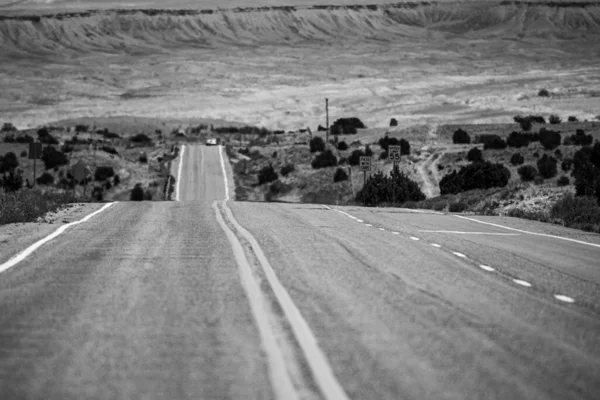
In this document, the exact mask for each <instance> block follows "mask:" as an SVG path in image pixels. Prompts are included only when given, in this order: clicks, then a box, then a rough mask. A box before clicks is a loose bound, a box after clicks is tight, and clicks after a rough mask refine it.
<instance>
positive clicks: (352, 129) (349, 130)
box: [330, 117, 366, 135]
mask: <svg viewBox="0 0 600 400" xmlns="http://www.w3.org/2000/svg"><path fill="white" fill-rule="evenodd" d="M364 128H366V127H365V124H363V123H362V121H361V120H360V119H358V118H356V117H352V118H339V119H337V120H336V121H335V122H334V123H333V125H332V126H331V131H330V132H331V133H332V134H334V135H335V134H345V135H348V134H355V133H356V132H357V129H364Z"/></svg>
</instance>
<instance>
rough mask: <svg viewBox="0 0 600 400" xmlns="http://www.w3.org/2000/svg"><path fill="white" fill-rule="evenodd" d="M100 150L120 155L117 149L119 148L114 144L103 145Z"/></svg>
mask: <svg viewBox="0 0 600 400" xmlns="http://www.w3.org/2000/svg"><path fill="white" fill-rule="evenodd" d="M100 150H102V151H104V152H105V153H108V154H114V155H117V156H118V155H119V152H118V151H117V149H115V148H114V147H112V146H102V147H101V148H100Z"/></svg>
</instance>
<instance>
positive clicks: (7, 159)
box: [0, 151, 19, 173]
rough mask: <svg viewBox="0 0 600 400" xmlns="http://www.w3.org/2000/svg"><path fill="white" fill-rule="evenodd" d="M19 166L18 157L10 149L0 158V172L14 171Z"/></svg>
mask: <svg viewBox="0 0 600 400" xmlns="http://www.w3.org/2000/svg"><path fill="white" fill-rule="evenodd" d="M18 167H19V159H18V158H17V155H16V154H15V153H13V152H12V151H9V152H8V153H6V154H5V155H4V157H1V158H0V173H4V172H10V171H14V170H15V168H18Z"/></svg>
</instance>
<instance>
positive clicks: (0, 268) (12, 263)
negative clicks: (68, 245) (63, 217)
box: [0, 202, 116, 273]
mask: <svg viewBox="0 0 600 400" xmlns="http://www.w3.org/2000/svg"><path fill="white" fill-rule="evenodd" d="M115 203H116V202H113V203H108V204H106V205H104V207H102V208H101V209H99V210H96V211H94V212H93V213H91V214H89V215H87V216H85V217H83V218H82V219H80V220H79V221H75V222H71V223H69V224H66V225H63V226H61V227H60V228H58V229H57V230H55V231H54V232H53V233H51V234H50V235H48V236H46V237H45V238H43V239H41V240H38V241H37V242H35V243H34V244H32V245H31V246H29V247H28V248H26V249H25V250H23V251H22V252H20V253H19V254H17V255H15V256H14V257H12V258H10V259H9V260H8V261H6V262H5V263H4V264H0V273H1V272H4V271H6V270H7V269H9V268H11V267H14V266H15V265H17V264H18V263H20V262H21V261H23V260H24V259H26V258H27V257H28V256H29V255H31V253H33V252H34V251H36V250H37V249H39V248H40V247H41V246H43V245H44V244H45V243H47V242H49V241H50V240H52V239H54V238H55V237H57V236H58V235H60V234H61V233H63V232H64V231H66V230H67V229H69V228H70V227H72V226H74V225H78V224H81V223H83V222H86V221H87V220H89V219H90V218H92V217H93V216H94V215H97V214H100V213H101V212H102V211H104V210H106V209H107V208H108V207H110V206H112V205H113V204H115Z"/></svg>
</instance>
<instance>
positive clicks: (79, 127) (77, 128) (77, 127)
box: [75, 125, 88, 133]
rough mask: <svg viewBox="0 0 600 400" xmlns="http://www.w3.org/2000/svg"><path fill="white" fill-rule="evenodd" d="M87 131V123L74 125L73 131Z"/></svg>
mask: <svg viewBox="0 0 600 400" xmlns="http://www.w3.org/2000/svg"><path fill="white" fill-rule="evenodd" d="M87 131H88V126H87V125H75V132H77V133H80V132H87Z"/></svg>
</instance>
